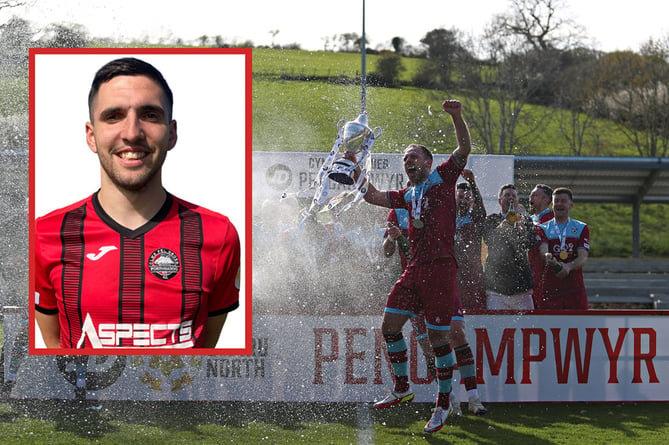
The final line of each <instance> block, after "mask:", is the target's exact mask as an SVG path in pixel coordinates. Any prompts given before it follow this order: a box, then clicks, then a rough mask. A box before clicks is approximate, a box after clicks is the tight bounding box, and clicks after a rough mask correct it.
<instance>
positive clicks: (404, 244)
mask: <svg viewBox="0 0 669 445" xmlns="http://www.w3.org/2000/svg"><path fill="white" fill-rule="evenodd" d="M395 241H397V246H398V247H399V248H400V250H401V251H402V254H403V255H404V256H405V257H406V258H410V257H411V244H409V240H408V239H407V237H406V236H404V235H400V236H398V237H397V239H396V240H395Z"/></svg>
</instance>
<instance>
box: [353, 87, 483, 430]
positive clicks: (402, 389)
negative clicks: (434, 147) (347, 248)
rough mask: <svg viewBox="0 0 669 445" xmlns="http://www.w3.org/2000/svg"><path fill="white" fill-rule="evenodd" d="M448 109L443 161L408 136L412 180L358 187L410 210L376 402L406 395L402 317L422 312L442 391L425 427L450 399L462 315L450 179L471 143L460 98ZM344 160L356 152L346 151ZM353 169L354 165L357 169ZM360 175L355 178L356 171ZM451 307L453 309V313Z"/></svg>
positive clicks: (437, 420)
mask: <svg viewBox="0 0 669 445" xmlns="http://www.w3.org/2000/svg"><path fill="white" fill-rule="evenodd" d="M442 107H443V109H444V111H445V112H446V113H448V114H449V115H450V116H451V119H452V121H453V126H454V128H455V136H456V140H457V143H458V147H457V148H456V149H455V150H454V151H453V154H452V155H451V156H450V157H449V158H448V160H447V161H446V162H444V163H443V164H440V165H438V166H437V167H436V169H434V170H432V153H431V152H430V150H428V149H427V148H426V147H425V146H423V145H418V144H411V145H409V146H408V147H407V148H406V149H405V150H404V160H403V162H404V170H405V172H406V175H407V177H408V179H409V181H410V182H411V184H412V185H411V186H410V187H407V188H404V189H402V190H399V191H394V190H388V191H380V190H377V189H376V187H374V185H372V184H371V183H369V181H364V184H362V185H361V187H360V190H361V192H365V193H364V199H365V200H366V201H367V202H369V203H370V204H375V205H378V206H382V207H388V208H391V209H392V208H405V209H407V210H408V211H409V215H410V219H411V223H410V225H409V239H410V240H411V258H410V259H409V261H408V264H407V267H406V269H405V272H404V273H403V274H402V276H401V277H400V278H399V280H398V281H397V282H396V283H395V285H394V286H393V288H392V290H391V291H390V294H389V295H388V301H387V303H386V307H385V310H384V314H383V321H382V324H381V331H382V333H383V337H384V339H385V341H386V348H387V351H388V355H389V357H390V363H391V364H392V370H393V374H394V376H395V387H394V390H393V391H392V392H391V393H390V394H389V395H388V396H387V397H385V398H384V399H383V400H381V401H379V402H377V403H375V404H374V406H375V408H387V407H390V406H393V405H396V404H398V403H404V402H410V401H411V400H413V398H414V395H413V393H412V392H411V391H410V389H409V380H408V367H409V364H408V354H407V343H406V340H405V339H404V337H403V335H402V327H403V326H404V323H406V321H407V320H408V319H409V318H410V317H412V316H415V315H416V314H418V313H420V312H421V311H423V312H424V316H425V323H426V325H427V328H428V337H429V339H430V343H431V345H432V348H433V350H434V355H435V357H436V366H437V383H438V387H439V394H438V396H437V403H436V407H435V409H434V411H433V415H432V418H431V419H430V421H429V422H428V423H427V424H426V425H425V431H426V432H434V431H438V430H440V429H441V428H442V427H443V426H444V422H445V420H446V419H447V418H448V417H449V415H451V413H452V407H451V406H450V402H449V394H450V392H451V383H452V378H453V367H454V365H455V356H454V353H453V351H452V349H451V346H450V343H449V330H450V322H451V318H453V319H460V320H464V318H463V316H462V304H461V303H460V298H459V297H458V293H457V266H456V261H455V257H454V235H455V216H456V206H455V185H456V182H457V179H458V177H459V176H460V174H461V172H462V169H463V168H464V167H465V165H466V164H467V158H468V157H469V153H470V151H471V141H470V136H469V129H468V127H467V124H466V122H465V120H464V119H463V118H462V105H461V103H460V102H459V101H457V100H446V101H444V103H443V105H442ZM346 156H347V157H348V158H349V160H351V161H354V160H355V158H354V155H352V154H350V153H347V154H346ZM356 171H358V170H356ZM358 179H359V178H358ZM451 314H457V315H455V316H453V317H451Z"/></svg>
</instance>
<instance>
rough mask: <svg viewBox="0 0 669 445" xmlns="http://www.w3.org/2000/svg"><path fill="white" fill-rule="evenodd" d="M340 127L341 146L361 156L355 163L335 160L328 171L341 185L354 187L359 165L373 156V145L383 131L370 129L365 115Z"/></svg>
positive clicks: (340, 159) (331, 177) (342, 158)
mask: <svg viewBox="0 0 669 445" xmlns="http://www.w3.org/2000/svg"><path fill="white" fill-rule="evenodd" d="M338 126H339V136H340V138H341V146H342V147H343V148H344V150H345V151H347V152H349V153H352V154H355V155H359V154H360V153H361V154H360V155H359V156H357V162H355V163H354V162H352V161H351V160H349V159H346V158H344V157H340V158H338V159H334V160H333V162H332V165H331V166H330V169H329V171H328V177H329V178H330V179H332V180H333V181H336V182H339V183H341V184H345V185H352V184H353V183H354V182H355V181H354V180H353V171H354V170H355V168H356V167H357V166H358V165H363V163H364V162H365V161H366V160H367V158H368V157H369V156H370V155H371V151H370V150H371V146H372V143H373V141H374V139H376V138H378V137H379V136H380V135H381V133H382V130H381V128H380V127H376V128H374V130H372V129H371V128H369V126H368V125H367V115H366V114H365V113H362V114H360V115H359V116H358V117H357V119H356V120H354V121H348V122H346V121H344V120H341V121H339V123H338Z"/></svg>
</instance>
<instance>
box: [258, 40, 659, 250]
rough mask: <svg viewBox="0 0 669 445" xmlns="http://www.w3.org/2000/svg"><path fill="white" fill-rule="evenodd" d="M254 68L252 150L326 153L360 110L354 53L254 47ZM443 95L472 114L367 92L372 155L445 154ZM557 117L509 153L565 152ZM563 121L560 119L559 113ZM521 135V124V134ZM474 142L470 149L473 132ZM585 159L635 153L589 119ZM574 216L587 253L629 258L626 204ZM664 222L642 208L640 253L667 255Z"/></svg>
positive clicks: (412, 65) (405, 93) (608, 125)
mask: <svg viewBox="0 0 669 445" xmlns="http://www.w3.org/2000/svg"><path fill="white" fill-rule="evenodd" d="M377 57H378V56H375V55H370V56H368V58H367V71H368V73H369V72H373V70H374V61H375V60H376V58H377ZM420 62H421V61H420V59H409V58H405V59H403V63H404V65H405V67H406V70H405V71H404V73H403V76H404V80H408V79H410V77H411V75H412V74H413V73H414V72H415V70H416V69H417V67H418V64H419V63H420ZM253 71H254V81H253V146H254V150H263V151H320V152H327V151H328V150H329V149H330V147H331V146H332V143H333V141H334V138H335V136H336V132H337V128H336V124H337V122H338V121H339V119H342V118H343V119H347V120H350V119H353V118H355V117H356V116H357V115H358V113H359V112H360V110H361V102H360V99H361V88H360V72H361V59H360V55H359V54H346V53H331V52H312V51H299V50H276V49H257V50H254V52H253ZM446 97H455V98H458V99H460V100H462V102H463V106H464V109H465V113H466V112H467V110H468V109H470V107H469V105H470V103H471V102H470V98H469V97H467V96H466V95H460V94H458V92H457V91H448V92H444V91H437V90H428V89H420V88H413V87H405V88H397V89H392V88H377V87H368V88H367V111H368V116H369V124H370V126H372V127H375V126H380V127H381V128H382V129H383V137H381V138H379V140H378V141H377V142H376V143H375V145H374V149H375V151H377V152H384V153H392V152H398V151H401V150H402V149H403V148H404V147H406V145H407V144H409V143H411V142H417V141H420V142H422V143H425V144H426V145H428V146H430V147H431V148H433V149H435V150H436V151H437V152H450V150H452V148H453V147H454V146H455V140H454V137H453V132H452V127H451V123H450V120H449V119H448V118H446V117H445V116H443V114H442V113H441V112H440V111H439V110H441V107H440V104H441V101H443V99H445V98H446ZM430 111H431V112H432V114H431V115H430ZM527 112H528V113H529V114H536V115H540V114H542V113H543V112H544V110H543V109H542V107H534V106H528V108H527ZM560 116H561V115H560V114H556V115H555V116H554V119H551V120H549V121H548V122H547V123H546V125H545V129H544V131H543V132H542V134H541V135H540V136H539V137H538V138H537V139H536V140H533V142H532V144H531V145H528V146H521V147H518V149H517V151H516V152H515V153H514V154H516V155H570V154H571V153H570V151H569V149H568V148H567V144H566V142H565V141H564V140H563V139H562V138H561V136H560V133H559V125H558V121H559V119H560ZM562 116H563V117H566V116H565V113H564V112H563V114H562ZM525 130H526V128H524V127H523V126H522V125H521V127H520V128H519V131H520V132H521V133H522V132H523V131H525ZM472 139H473V141H474V143H475V144H476V143H477V141H478V138H477V135H476V132H475V130H472ZM474 152H475V153H485V150H484V149H483V148H478V149H475V151H474ZM583 155H586V156H604V155H605V156H636V153H635V150H634V149H633V148H631V147H629V146H628V144H627V141H626V140H625V138H624V136H623V134H622V133H621V132H620V131H619V130H618V128H617V127H616V126H615V125H614V124H613V123H612V122H609V121H605V120H600V121H597V122H595V126H594V128H593V131H592V132H591V133H590V137H589V138H588V139H587V141H586V144H585V149H584V152H583ZM572 215H573V217H574V218H576V219H580V220H582V221H585V222H587V223H588V224H589V226H590V233H591V251H590V254H591V256H595V257H628V256H631V255H632V209H631V206H629V205H623V204H587V205H579V204H577V205H576V206H575V207H574V210H573V213H572ZM667 218H669V206H666V205H662V204H645V205H643V206H642V212H641V218H640V219H641V255H642V256H647V257H667V256H669V228H667V225H666V224H665V223H664V221H666V220H667Z"/></svg>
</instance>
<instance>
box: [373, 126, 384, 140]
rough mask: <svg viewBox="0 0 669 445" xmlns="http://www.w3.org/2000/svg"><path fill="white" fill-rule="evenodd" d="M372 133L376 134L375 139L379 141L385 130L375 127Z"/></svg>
mask: <svg viewBox="0 0 669 445" xmlns="http://www.w3.org/2000/svg"><path fill="white" fill-rule="evenodd" d="M377 132H378V133H377ZM372 133H374V138H376V139H378V137H379V136H381V135H382V134H383V130H382V129H381V127H374V130H372Z"/></svg>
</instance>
